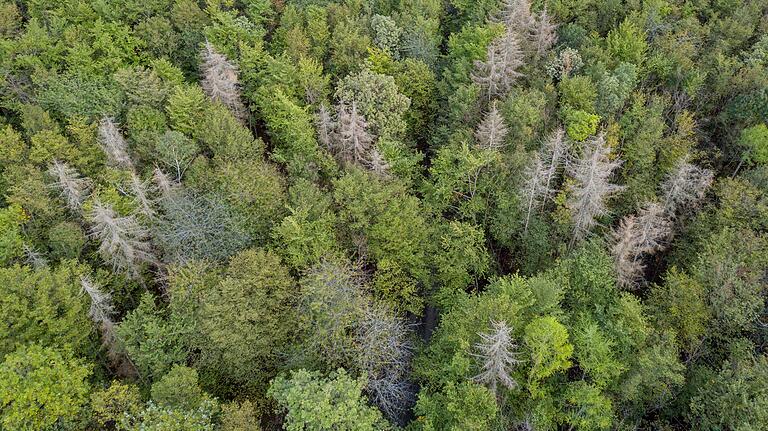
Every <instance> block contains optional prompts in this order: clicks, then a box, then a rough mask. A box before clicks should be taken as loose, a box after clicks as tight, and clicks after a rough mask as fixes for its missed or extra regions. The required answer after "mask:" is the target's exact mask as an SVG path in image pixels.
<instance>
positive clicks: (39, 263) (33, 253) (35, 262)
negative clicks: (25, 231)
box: [22, 244, 48, 269]
mask: <svg viewBox="0 0 768 431" xmlns="http://www.w3.org/2000/svg"><path fill="white" fill-rule="evenodd" d="M22 248H23V250H24V258H25V261H26V262H27V264H29V265H31V266H32V268H35V269H40V268H45V267H47V266H48V260H47V259H46V258H45V257H44V256H43V255H42V254H40V252H38V251H37V250H35V249H34V248H32V247H31V246H29V245H27V244H24V246H23V247H22Z"/></svg>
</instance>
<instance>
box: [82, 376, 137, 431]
mask: <svg viewBox="0 0 768 431" xmlns="http://www.w3.org/2000/svg"><path fill="white" fill-rule="evenodd" d="M141 409H142V403H141V394H140V392H139V388H138V387H136V386H134V385H131V384H125V383H121V382H119V381H113V382H112V383H111V384H110V385H109V387H108V388H106V389H101V390H99V391H96V392H93V393H92V394H91V410H92V411H93V417H94V420H95V421H96V423H97V424H98V425H99V426H101V427H107V426H115V425H116V424H118V423H120V421H121V420H122V419H123V418H124V417H125V415H129V416H133V415H136V414H138V413H139V412H140V411H141Z"/></svg>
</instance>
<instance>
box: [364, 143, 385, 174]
mask: <svg viewBox="0 0 768 431" xmlns="http://www.w3.org/2000/svg"><path fill="white" fill-rule="evenodd" d="M366 166H367V167H368V169H370V170H371V172H373V173H374V174H376V175H378V176H379V177H382V178H387V177H389V168H390V166H389V163H387V160H386V159H385V158H384V156H383V155H382V154H381V153H380V152H379V150H378V149H377V148H375V147H374V148H373V149H371V152H370V154H369V155H368V160H367V161H366Z"/></svg>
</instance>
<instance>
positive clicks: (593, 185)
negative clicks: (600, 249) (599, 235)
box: [567, 134, 622, 243]
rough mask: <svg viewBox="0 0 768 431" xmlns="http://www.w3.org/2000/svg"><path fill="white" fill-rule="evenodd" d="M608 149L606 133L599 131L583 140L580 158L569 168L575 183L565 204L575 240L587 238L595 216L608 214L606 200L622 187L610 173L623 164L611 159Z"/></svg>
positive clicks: (595, 219) (594, 221)
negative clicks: (612, 179)
mask: <svg viewBox="0 0 768 431" xmlns="http://www.w3.org/2000/svg"><path fill="white" fill-rule="evenodd" d="M610 152H611V149H610V147H609V146H608V145H607V144H606V142H605V136H604V135H603V134H600V135H598V136H595V137H593V138H592V139H590V140H589V141H587V142H585V143H584V148H583V151H582V155H581V157H579V158H578V159H577V160H576V161H575V163H573V164H572V165H571V166H570V167H569V171H570V175H571V176H572V177H573V180H574V183H573V185H572V187H571V190H570V196H569V199H568V201H567V207H568V209H569V210H570V213H571V217H572V218H573V224H574V233H573V241H574V242H575V241H578V240H581V239H583V238H584V237H586V235H587V233H589V231H590V229H591V228H592V227H593V226H595V225H596V224H597V219H598V218H599V217H601V216H604V215H606V214H608V208H607V207H606V200H607V199H608V198H609V197H610V196H611V195H613V194H614V193H616V192H618V191H620V190H622V187H621V186H618V185H616V184H612V183H611V181H610V179H611V176H613V172H614V171H615V170H616V168H618V167H619V166H621V163H622V162H621V161H620V160H611V158H610ZM572 243H573V242H572Z"/></svg>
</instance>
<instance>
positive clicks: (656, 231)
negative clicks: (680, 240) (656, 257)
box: [611, 203, 672, 288]
mask: <svg viewBox="0 0 768 431" xmlns="http://www.w3.org/2000/svg"><path fill="white" fill-rule="evenodd" d="M671 235H672V223H671V221H670V219H669V218H668V217H667V215H666V214H665V212H664V208H662V207H661V205H659V204H656V203H650V204H647V205H646V206H645V207H644V208H642V209H641V210H640V211H639V213H638V215H637V216H635V215H629V216H626V217H624V219H622V220H621V223H620V224H619V227H618V228H617V229H616V230H615V231H614V232H613V239H614V244H613V247H612V248H611V252H612V254H613V258H614V263H615V267H616V273H617V275H618V282H619V285H620V286H622V287H625V288H634V287H635V286H636V285H637V282H638V281H639V280H641V279H642V276H643V272H644V271H645V263H644V260H645V258H646V256H650V255H652V254H654V253H656V252H658V251H660V250H663V249H664V248H665V247H666V242H667V240H668V239H669V237H670V236H671Z"/></svg>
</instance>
